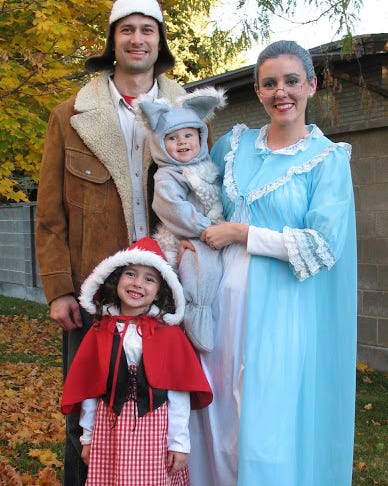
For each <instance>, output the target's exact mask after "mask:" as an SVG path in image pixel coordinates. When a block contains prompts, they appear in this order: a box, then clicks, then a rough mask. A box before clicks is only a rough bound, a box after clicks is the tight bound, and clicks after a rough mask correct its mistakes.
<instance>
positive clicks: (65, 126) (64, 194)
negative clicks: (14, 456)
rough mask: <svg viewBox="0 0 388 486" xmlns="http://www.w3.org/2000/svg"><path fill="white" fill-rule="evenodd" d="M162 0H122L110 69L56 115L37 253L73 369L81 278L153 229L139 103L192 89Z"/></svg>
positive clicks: (72, 483)
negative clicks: (175, 75)
mask: <svg viewBox="0 0 388 486" xmlns="http://www.w3.org/2000/svg"><path fill="white" fill-rule="evenodd" d="M174 62H175V61H174V57H173V56H172V54H171V52H170V50H169V48H168V45H167V40H166V34H165V27H164V22H163V16H162V12H161V9H160V6H159V4H158V3H157V1H156V0H117V1H116V2H115V3H114V4H113V7H112V10H111V14H110V18H109V28H108V37H107V41H106V47H105V50H104V52H103V53H102V55H100V56H94V57H90V58H89V59H87V60H86V63H85V65H86V68H87V69H88V70H89V71H90V72H99V71H101V74H99V76H97V77H96V78H94V79H92V80H91V81H90V82H89V83H88V84H86V85H85V86H84V87H83V88H82V89H81V90H80V91H79V92H78V94H77V95H76V96H75V97H73V98H71V99H69V100H67V101H65V102H63V103H62V104H60V105H59V106H58V107H57V108H55V109H54V110H53V112H52V114H51V117H50V121H49V125H48V130H47V135H46V141H45V148H44V153H43V159H42V166H41V174H40V182H39V191H38V204H37V255H38V260H39V267H40V275H41V280H42V285H43V288H44V292H45V294H46V298H47V301H48V303H49V305H50V315H51V317H52V318H53V319H54V320H55V321H57V322H58V323H59V324H60V325H61V326H62V328H63V330H64V342H63V358H64V372H65V373H66V371H67V369H68V366H69V364H70V362H71V360H72V358H73V356H74V353H75V351H76V350H77V348H78V346H79V343H80V342H81V340H82V338H83V336H84V335H85V333H86V331H87V329H88V327H89V326H90V324H91V322H90V321H91V318H90V316H88V315H87V314H86V313H85V312H84V311H83V310H82V309H80V307H79V304H78V302H77V296H78V294H79V289H80V285H81V283H82V281H83V280H84V279H85V277H86V276H87V275H89V273H90V272H91V271H92V269H93V268H94V267H95V266H96V265H97V264H98V263H99V262H100V261H101V260H102V259H104V258H106V257H107V256H108V255H111V254H114V253H115V252H117V251H118V250H120V249H123V248H126V247H127V246H128V245H129V244H131V243H132V242H133V241H136V240H139V239H140V238H142V237H143V236H146V235H148V234H150V232H151V230H152V228H153V227H154V223H155V221H154V218H155V216H153V213H152V210H151V203H152V192H153V191H152V189H153V173H154V171H155V169H154V164H152V160H151V155H150V151H149V147H148V144H147V143H146V142H145V132H144V129H143V127H142V125H141V124H139V123H138V122H137V121H136V119H135V115H134V112H133V110H132V107H131V102H132V100H133V99H134V98H136V97H138V96H139V95H140V94H143V93H148V95H149V96H151V97H153V98H156V97H164V98H167V99H170V100H173V99H175V98H176V97H177V96H178V95H181V94H183V93H184V90H183V88H182V87H180V86H179V85H178V84H177V83H175V82H174V81H171V80H169V79H168V78H167V77H166V76H165V75H164V74H163V73H164V72H165V71H166V70H168V69H171V68H172V67H173V66H174ZM78 421H79V417H78V416H70V418H69V419H68V421H67V431H66V432H67V433H66V452H65V481H64V484H65V486H78V485H82V484H84V482H85V479H86V467H85V465H84V464H83V462H82V460H81V458H80V453H81V444H80V437H79V436H80V434H81V429H80V428H79V425H78Z"/></svg>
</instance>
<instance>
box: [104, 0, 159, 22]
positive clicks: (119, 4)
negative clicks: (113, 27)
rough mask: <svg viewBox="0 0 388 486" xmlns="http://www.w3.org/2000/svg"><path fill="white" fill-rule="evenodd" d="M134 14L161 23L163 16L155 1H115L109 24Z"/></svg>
mask: <svg viewBox="0 0 388 486" xmlns="http://www.w3.org/2000/svg"><path fill="white" fill-rule="evenodd" d="M135 13H139V14H142V15H145V16H146V17H152V18H154V19H155V20H157V21H158V22H160V23H161V24H162V23H163V14H162V11H161V9H160V5H159V4H158V2H157V1H156V0H116V2H115V3H114V4H113V7H112V10H111V13H110V17H109V24H113V22H116V20H119V19H122V18H124V17H127V16H128V15H132V14H135Z"/></svg>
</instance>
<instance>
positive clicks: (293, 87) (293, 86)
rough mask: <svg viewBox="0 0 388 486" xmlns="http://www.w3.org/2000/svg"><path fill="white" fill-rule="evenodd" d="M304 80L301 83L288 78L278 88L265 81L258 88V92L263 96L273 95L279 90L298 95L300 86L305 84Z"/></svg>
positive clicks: (300, 89)
mask: <svg viewBox="0 0 388 486" xmlns="http://www.w3.org/2000/svg"><path fill="white" fill-rule="evenodd" d="M306 81H307V79H306ZM306 81H304V82H303V83H299V82H297V81H294V80H289V81H286V82H285V83H284V86H283V88H278V86H277V85H276V84H275V83H272V82H271V83H265V84H264V86H262V87H261V88H260V89H259V93H260V95H261V96H262V97H263V98H269V97H271V96H275V95H276V93H277V92H278V91H279V90H281V91H283V93H284V94H285V95H286V94H291V95H299V94H301V92H302V88H303V86H304V85H305V84H306Z"/></svg>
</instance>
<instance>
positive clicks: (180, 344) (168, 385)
mask: <svg viewBox="0 0 388 486" xmlns="http://www.w3.org/2000/svg"><path fill="white" fill-rule="evenodd" d="M127 319H128V317H125V316H114V317H112V316H105V317H103V318H102V320H101V321H100V322H99V323H95V324H94V325H93V326H92V327H91V328H90V329H89V331H88V332H87V333H86V335H85V337H84V339H83V341H82V343H81V345H80V347H79V348H78V351H77V353H76V355H75V357H74V360H73V362H72V364H71V366H70V369H69V372H68V374H67V377H66V380H65V384H64V388H63V395H62V402H61V411H62V413H64V414H69V413H73V412H77V411H79V409H80V406H81V403H82V401H83V400H85V399H86V398H96V397H100V396H102V395H104V394H105V393H106V384H107V379H108V372H109V363H110V357H111V351H112V345H113V335H114V332H115V328H116V322H117V320H121V321H123V320H127ZM140 329H141V335H142V343H143V361H144V368H145V374H146V378H147V381H148V384H149V385H150V386H151V387H152V388H161V389H164V390H175V391H186V392H190V399H191V408H192V409H199V408H203V407H206V406H207V405H209V403H211V401H212V399H213V394H212V391H211V388H210V385H209V383H208V381H207V379H206V376H205V374H204V372H203V370H202V367H201V365H200V362H199V360H198V357H197V355H196V354H195V352H194V349H193V347H192V346H191V344H190V342H189V340H188V339H187V337H186V335H185V334H184V332H183V331H182V329H181V328H180V327H179V326H168V325H165V324H162V323H160V322H159V321H157V320H155V319H152V318H149V317H142V318H141V325H140Z"/></svg>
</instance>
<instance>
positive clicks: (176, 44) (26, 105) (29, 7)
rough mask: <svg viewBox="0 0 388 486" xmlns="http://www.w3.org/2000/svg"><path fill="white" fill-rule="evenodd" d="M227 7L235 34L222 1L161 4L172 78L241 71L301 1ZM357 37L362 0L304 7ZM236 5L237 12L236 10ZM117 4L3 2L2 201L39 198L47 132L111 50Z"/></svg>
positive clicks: (96, 0)
mask: <svg viewBox="0 0 388 486" xmlns="http://www.w3.org/2000/svg"><path fill="white" fill-rule="evenodd" d="M247 1H252V0H235V2H234V3H233V0H229V1H224V2H223V3H224V8H225V12H226V14H227V15H228V16H230V17H231V18H232V19H234V20H235V22H234V24H233V23H232V27H230V28H227V29H225V28H220V27H219V25H217V23H216V22H214V21H212V9H213V8H214V7H217V6H219V5H220V4H221V3H222V0H179V1H172V0H162V1H161V2H160V3H161V6H162V8H163V10H164V13H165V18H166V23H167V31H168V36H169V42H170V46H171V50H172V51H173V53H174V54H175V56H176V59H177V64H176V67H175V68H174V71H173V72H172V73H170V75H171V76H173V77H174V78H175V79H177V80H178V81H180V82H181V83H187V82H190V81H194V80H196V79H201V78H205V77H207V76H211V75H215V74H220V73H222V72H225V71H228V70H231V69H236V68H238V67H241V66H242V65H243V64H244V61H245V59H244V57H243V56H242V52H243V51H244V49H247V48H249V47H250V46H251V43H252V41H253V40H257V38H258V37H259V36H261V37H262V38H268V36H269V33H270V21H269V19H270V15H271V14H273V13H276V14H282V15H291V14H292V8H293V6H295V1H296V0H258V1H257V15H253V16H250V17H247V16H246V15H245V14H244V8H243V7H244V5H245V3H246V2H247ZM305 2H306V3H308V4H316V5H317V7H318V6H319V8H320V11H321V12H322V15H325V16H329V17H330V16H331V18H333V19H335V20H336V21H337V22H338V24H339V32H341V29H342V32H345V34H349V33H351V28H352V19H353V18H354V15H355V14H356V13H357V12H358V8H359V6H360V5H361V2H362V0H340V1H338V0H323V2H322V1H319V2H318V0H313V1H312V0H305ZM231 5H232V6H231ZM111 6H112V0H93V1H92V2H90V1H87V0H62V1H60V2H58V1H57V0H3V1H2V2H1V3H0V79H1V83H0V202H1V201H3V202H5V201H8V202H12V201H27V200H28V199H29V198H33V197H34V188H35V187H36V184H37V182H38V178H39V167H40V160H41V154H42V148H43V143H44V133H45V130H46V124H47V119H48V116H49V113H50V111H51V109H52V108H53V107H54V106H55V105H57V104H58V103H59V102H60V101H61V100H63V99H65V98H67V97H68V96H70V95H71V94H73V93H75V92H76V91H77V90H78V89H79V87H80V86H81V85H82V84H84V83H85V82H86V81H87V80H88V76H89V75H88V74H87V73H86V72H85V71H84V67H83V63H84V60H85V58H86V57H87V56H89V55H90V54H92V53H95V52H97V51H99V50H100V49H102V48H103V47H104V45H105V34H106V32H105V29H106V19H107V18H108V15H109V11H110V9H111Z"/></svg>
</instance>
